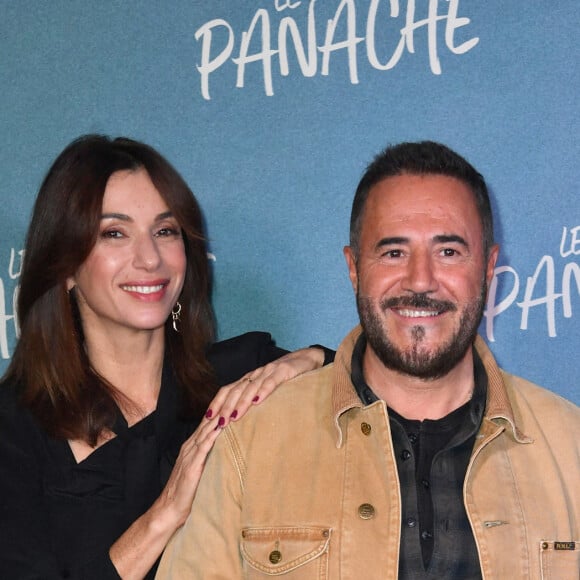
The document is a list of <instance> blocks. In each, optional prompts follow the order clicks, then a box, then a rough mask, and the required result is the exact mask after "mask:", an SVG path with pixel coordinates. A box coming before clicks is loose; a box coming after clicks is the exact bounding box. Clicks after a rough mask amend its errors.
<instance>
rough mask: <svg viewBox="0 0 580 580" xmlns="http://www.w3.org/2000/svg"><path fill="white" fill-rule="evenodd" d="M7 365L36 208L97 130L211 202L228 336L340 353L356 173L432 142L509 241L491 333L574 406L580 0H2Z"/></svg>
mask: <svg viewBox="0 0 580 580" xmlns="http://www.w3.org/2000/svg"><path fill="white" fill-rule="evenodd" d="M0 4H1V13H2V24H1V27H2V34H1V36H0V49H1V51H0V62H1V70H0V75H1V76H0V83H1V86H2V93H1V95H0V103H1V105H2V106H1V109H0V126H1V134H2V137H3V141H4V144H3V146H2V148H1V149H0V169H1V175H2V179H1V181H0V196H1V199H2V201H3V210H2V214H1V217H0V220H1V227H0V354H1V359H2V361H1V363H0V367H1V368H0V370H3V369H4V368H5V366H6V363H7V361H8V359H9V357H10V354H11V352H12V350H13V347H14V343H15V340H16V336H17V328H16V326H15V321H14V317H13V315H14V303H13V300H14V293H15V291H16V289H17V284H18V275H19V271H20V265H21V256H22V252H21V250H22V245H23V239H24V235H25V232H26V228H27V223H28V220H29V217H30V210H31V207H32V203H33V200H34V197H35V194H36V192H37V189H38V187H39V184H40V182H41V179H42V177H43V175H44V173H45V172H46V170H47V169H48V167H49V165H50V163H51V162H52V160H53V159H54V157H55V156H56V155H57V154H58V153H59V152H60V150H61V149H62V148H63V147H64V146H65V145H66V144H67V143H68V142H69V141H71V140H72V139H73V138H75V137H77V136H78V135H80V134H83V133H87V132H99V133H106V134H110V135H113V136H118V135H127V136H131V137H133V138H136V139H140V140H144V141H146V142H148V143H150V144H152V145H153V146H154V147H156V148H158V149H159V150H160V151H161V152H162V153H163V154H164V155H166V156H167V157H168V158H169V159H170V160H171V161H172V162H173V163H174V165H175V166H176V167H177V168H178V169H179V170H180V172H181V173H182V174H183V176H184V177H185V178H186V180H187V181H188V182H189V183H190V185H191V186H192V188H193V190H194V191H195V193H196V195H197V196H198V198H199V200H200V202H201V204H202V207H203V209H204V212H205V215H206V219H207V225H208V232H209V236H210V239H211V252H212V254H213V257H214V259H215V262H214V269H215V295H214V305H215V309H216V312H217V318H218V322H219V333H220V336H221V337H227V336H230V335H233V334H238V333H241V332H244V331H246V330H250V329H266V330H270V331H271V332H272V333H273V334H274V336H275V337H276V339H277V341H278V343H279V344H281V345H283V346H286V347H291V348H293V347H298V346H300V345H304V344H309V343H315V342H322V343H325V344H328V345H330V346H337V345H338V343H339V342H340V339H341V338H342V337H343V336H344V335H345V334H346V333H347V331H348V330H349V329H350V328H351V327H352V326H353V325H354V324H355V322H356V320H357V317H356V311H355V308H354V300H353V296H352V290H351V287H350V283H349V280H348V276H347V270H346V266H345V264H344V260H343V256H342V247H343V245H344V244H345V243H347V240H348V219H349V213H350V205H351V201H352V196H353V192H354V189H355V187H356V184H357V182H358V180H359V178H360V175H361V173H362V171H363V170H364V168H365V166H366V164H367V163H368V162H369V161H370V159H371V158H372V156H373V155H374V154H375V153H377V152H378V151H379V150H380V149H382V148H383V147H384V146H385V145H386V144H388V143H395V142H398V141H401V140H417V139H435V140H439V141H442V142H444V143H446V144H448V145H449V146H451V147H452V148H454V149H456V150H457V151H459V152H460V153H461V154H463V155H465V156H466V157H467V158H468V159H469V160H470V161H471V162H472V163H473V164H474V165H475V166H476V167H477V168H478V169H479V170H480V171H481V172H482V173H483V174H484V175H485V176H486V178H487V180H488V183H489V185H490V187H491V190H492V194H493V203H494V211H495V214H496V224H497V238H498V240H499V242H500V243H501V246H502V253H501V257H500V261H499V264H498V268H497V271H496V283H494V285H492V288H491V296H490V301H489V303H488V307H487V312H486V317H485V319H484V322H483V324H482V327H481V332H482V334H483V336H484V337H485V338H486V340H487V341H488V342H489V343H490V344H491V347H492V349H493V351H494V352H495V353H496V355H497V357H498V359H499V361H500V363H501V364H502V365H503V366H504V367H505V368H507V369H508V370H510V371H512V372H515V373H517V374H521V375H524V376H526V377H527V378H530V379H531V380H533V381H535V382H538V383H540V384H543V385H545V386H547V387H549V388H550V389H552V390H554V391H556V392H559V393H561V394H562V395H564V396H566V397H568V398H570V399H572V400H574V401H575V402H576V403H580V385H579V381H578V379H577V376H576V375H577V370H576V369H577V359H578V353H579V351H580V348H579V347H580V338H579V334H578V317H579V316H580V312H579V311H580V303H579V294H580V264H579V258H578V256H579V255H580V202H579V197H578V183H579V182H580V170H579V166H580V164H579V153H580V145H579V140H578V135H579V133H580V121H579V114H578V113H579V106H578V94H579V90H580V83H579V72H578V71H579V67H578V61H579V57H580V54H579V53H580V49H579V43H578V36H577V31H578V29H579V28H580V17H579V14H580V11H579V10H578V2H577V0H558V2H553V3H550V2H545V1H539V0H528V1H526V2H517V1H512V2H505V1H504V0H479V1H478V0H416V1H415V2H414V1H412V0H398V1H397V0H390V1H388V0H350V1H349V0H342V1H340V0H317V1H315V0H309V1H304V0H303V1H298V0H261V1H257V0H256V1H249V0H235V1H234V0H212V1H211V2H192V1H191V0H188V1H186V0H173V1H172V2H153V1H151V2H142V1H140V2H137V1H135V0H102V1H101V2H98V3H96V2H88V1H81V0H76V1H72V2H71V1H70V0H53V1H51V2H41V1H26V0H21V1H20V2H9V1H8V0H2V1H1V2H0Z"/></svg>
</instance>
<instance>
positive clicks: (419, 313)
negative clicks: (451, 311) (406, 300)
mask: <svg viewBox="0 0 580 580" xmlns="http://www.w3.org/2000/svg"><path fill="white" fill-rule="evenodd" d="M398 312H399V314H400V315H401V316H407V317H408V318H425V317H426V316H437V315H438V314H439V312H437V311H436V310H399V311H398Z"/></svg>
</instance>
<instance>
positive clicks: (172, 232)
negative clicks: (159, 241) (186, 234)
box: [156, 227, 181, 238]
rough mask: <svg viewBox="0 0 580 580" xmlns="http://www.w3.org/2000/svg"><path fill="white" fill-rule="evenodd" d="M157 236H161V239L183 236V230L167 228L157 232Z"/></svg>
mask: <svg viewBox="0 0 580 580" xmlns="http://www.w3.org/2000/svg"><path fill="white" fill-rule="evenodd" d="M156 235H157V236H159V237H160V238H166V237H170V236H179V235H181V230H180V229H178V228H174V227H166V228H161V229H159V230H157V234H156Z"/></svg>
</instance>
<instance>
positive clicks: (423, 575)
mask: <svg viewBox="0 0 580 580" xmlns="http://www.w3.org/2000/svg"><path fill="white" fill-rule="evenodd" d="M365 348H366V338H365V336H364V335H361V336H360V337H359V339H358V341H357V344H356V345H355V348H354V351H353V355H352V367H351V368H352V377H351V378H352V382H353V384H354V386H355V389H356V391H357V393H358V395H359V398H360V399H361V401H362V402H363V403H364V404H366V405H368V404H371V403H373V402H374V401H377V400H378V397H377V396H376V395H375V393H374V392H373V390H372V388H371V387H370V386H369V385H368V384H367V383H366V381H365V379H364V376H363V355H364V351H365ZM473 356H474V383H475V386H474V391H473V396H472V397H471V399H470V400H469V401H468V402H467V403H465V404H464V405H462V406H461V407H459V408H458V409H455V410H454V411H452V412H451V413H449V414H448V415H446V416H445V417H442V418H441V419H437V420H430V419H425V420H424V421H417V420H411V419H407V418H405V417H403V416H401V415H399V414H398V413H397V412H396V411H394V410H393V409H390V408H388V413H389V421H390V426H391V437H392V441H393V449H394V453H395V457H396V460H397V472H398V476H399V484H400V488H401V501H402V513H401V526H402V529H401V553H400V557H399V579H406V580H408V579H437V580H443V579H445V578H449V579H450V580H451V579H456V578H461V580H476V579H479V578H481V570H480V565H479V557H478V554H477V547H476V545H475V539H474V537H473V532H472V530H471V526H470V524H469V520H468V518H467V513H466V511H465V506H464V504H463V481H464V479H465V473H466V471H467V466H468V464H469V460H470V457H471V451H472V449H473V444H474V442H475V437H476V435H477V431H478V430H479V426H480V425H481V421H482V419H483V413H484V410H485V400H486V393H487V374H486V372H485V368H484V366H483V363H482V362H481V359H480V358H479V356H478V355H477V353H476V352H475V351H474V355H473Z"/></svg>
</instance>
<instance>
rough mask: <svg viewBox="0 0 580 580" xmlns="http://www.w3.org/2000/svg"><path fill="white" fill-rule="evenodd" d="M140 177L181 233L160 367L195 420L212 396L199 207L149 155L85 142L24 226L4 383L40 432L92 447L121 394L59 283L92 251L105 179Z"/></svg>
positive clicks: (68, 155)
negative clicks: (175, 298) (15, 336)
mask: <svg viewBox="0 0 580 580" xmlns="http://www.w3.org/2000/svg"><path fill="white" fill-rule="evenodd" d="M141 168H142V169H145V170H146V171H147V173H148V175H149V177H150V178H151V181H152V182H153V184H154V185H155V187H156V189H157V190H158V191H159V193H160V195H161V197H162V198H163V199H164V201H165V203H166V204H167V206H168V207H169V209H170V211H171V212H172V213H173V215H174V216H175V218H176V219H177V221H178V223H179V225H180V226H181V229H182V235H183V241H184V245H185V253H186V257H187V266H186V274H185V280H184V285H183V290H182V293H181V295H180V297H179V301H180V303H181V306H182V310H181V332H180V333H177V332H175V331H174V330H173V329H172V328H171V322H170V321H169V320H168V321H167V322H166V325H165V349H166V355H165V356H166V364H169V365H170V366H171V369H172V370H173V373H174V376H175V379H176V381H177V383H178V384H179V386H180V388H181V391H182V406H183V411H184V412H185V413H186V414H188V415H190V416H194V415H197V416H199V415H200V414H201V413H202V412H203V410H205V407H206V405H207V403H208V402H209V400H210V399H211V395H212V394H213V392H214V390H215V378H214V375H213V371H212V369H211V367H210V365H209V363H208V362H207V359H206V356H205V353H206V350H207V347H208V345H209V344H210V342H211V340H212V339H213V332H214V318H213V312H212V309H211V304H210V297H209V296H210V273H209V267H208V260H207V248H206V242H205V236H204V228H203V217H202V213H201V210H200V207H199V205H198V203H197V201H196V199H195V197H194V195H193V193H192V192H191V190H190V189H189V187H188V186H187V184H186V183H185V181H184V180H183V178H182V177H181V176H180V175H179V173H178V172H177V171H176V170H175V169H174V168H173V167H172V166H171V164H170V163H169V162H168V161H167V160H166V159H164V158H163V157H162V156H161V155H160V154H159V153H158V152H157V151H155V150H154V149H153V148H152V147H149V146H148V145H145V144H143V143H139V142H137V141H133V140H131V139H126V138H118V139H114V140H112V139H109V138H108V137H105V136H101V135H86V136H83V137H80V138H79V139H77V140H75V141H73V142H72V143H71V144H70V145H69V146H68V147H66V149H65V150H64V151H63V152H62V153H61V154H60V155H59V156H58V158H57V159H56V161H55V162H54V163H53V165H52V167H51V168H50V169H49V171H48V173H47V175H46V177H45V178H44V181H43V183H42V185H41V187H40V191H39V193H38V197H37V199H36V203H35V205H34V210H33V215H32V220H31V223H30V227H29V231H28V235H27V239H26V247H25V254H24V262H23V267H22V273H21V278H20V291H19V296H18V318H19V324H20V331H21V335H20V339H19V341H18V344H17V346H16V349H15V352H14V356H13V357H12V361H11V363H10V366H9V367H8V370H7V372H6V375H5V376H4V379H5V380H10V381H14V382H16V383H18V384H19V385H20V386H21V388H22V400H23V402H24V404H25V405H26V406H27V407H28V408H30V410H31V411H32V412H33V414H34V415H35V416H36V417H37V418H38V420H39V421H40V422H41V424H42V425H43V427H44V428H45V429H46V430H47V432H48V433H49V434H50V435H52V436H54V437H59V438H66V439H83V440H85V441H87V442H88V443H89V444H91V445H95V444H96V441H97V438H98V436H99V434H100V433H101V432H102V430H103V429H105V428H111V427H112V425H113V422H114V420H115V416H116V413H117V405H116V401H117V400H118V398H119V393H118V391H117V390H116V389H115V387H114V386H113V385H110V384H109V383H108V382H107V381H106V380H104V379H103V378H102V377H100V376H99V375H98V374H97V373H96V372H95V371H94V370H93V369H92V368H91V364H90V361H89V360H88V357H87V355H86V353H85V350H84V347H83V333H82V326H81V323H80V318H79V313H78V309H77V307H76V302H75V299H74V292H71V293H70V294H69V293H67V289H66V281H67V279H68V278H69V277H71V276H73V275H74V274H75V273H76V272H77V270H78V268H79V266H80V265H81V264H83V262H84V261H85V260H86V259H87V257H88V255H89V254H90V252H91V250H92V248H93V246H94V245H95V242H96V239H97V235H98V230H99V222H100V218H101V212H102V203H103V195H104V192H105V187H106V185H107V182H108V180H109V178H110V177H111V175H112V174H113V173H115V172H116V171H120V170H138V169H141Z"/></svg>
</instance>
